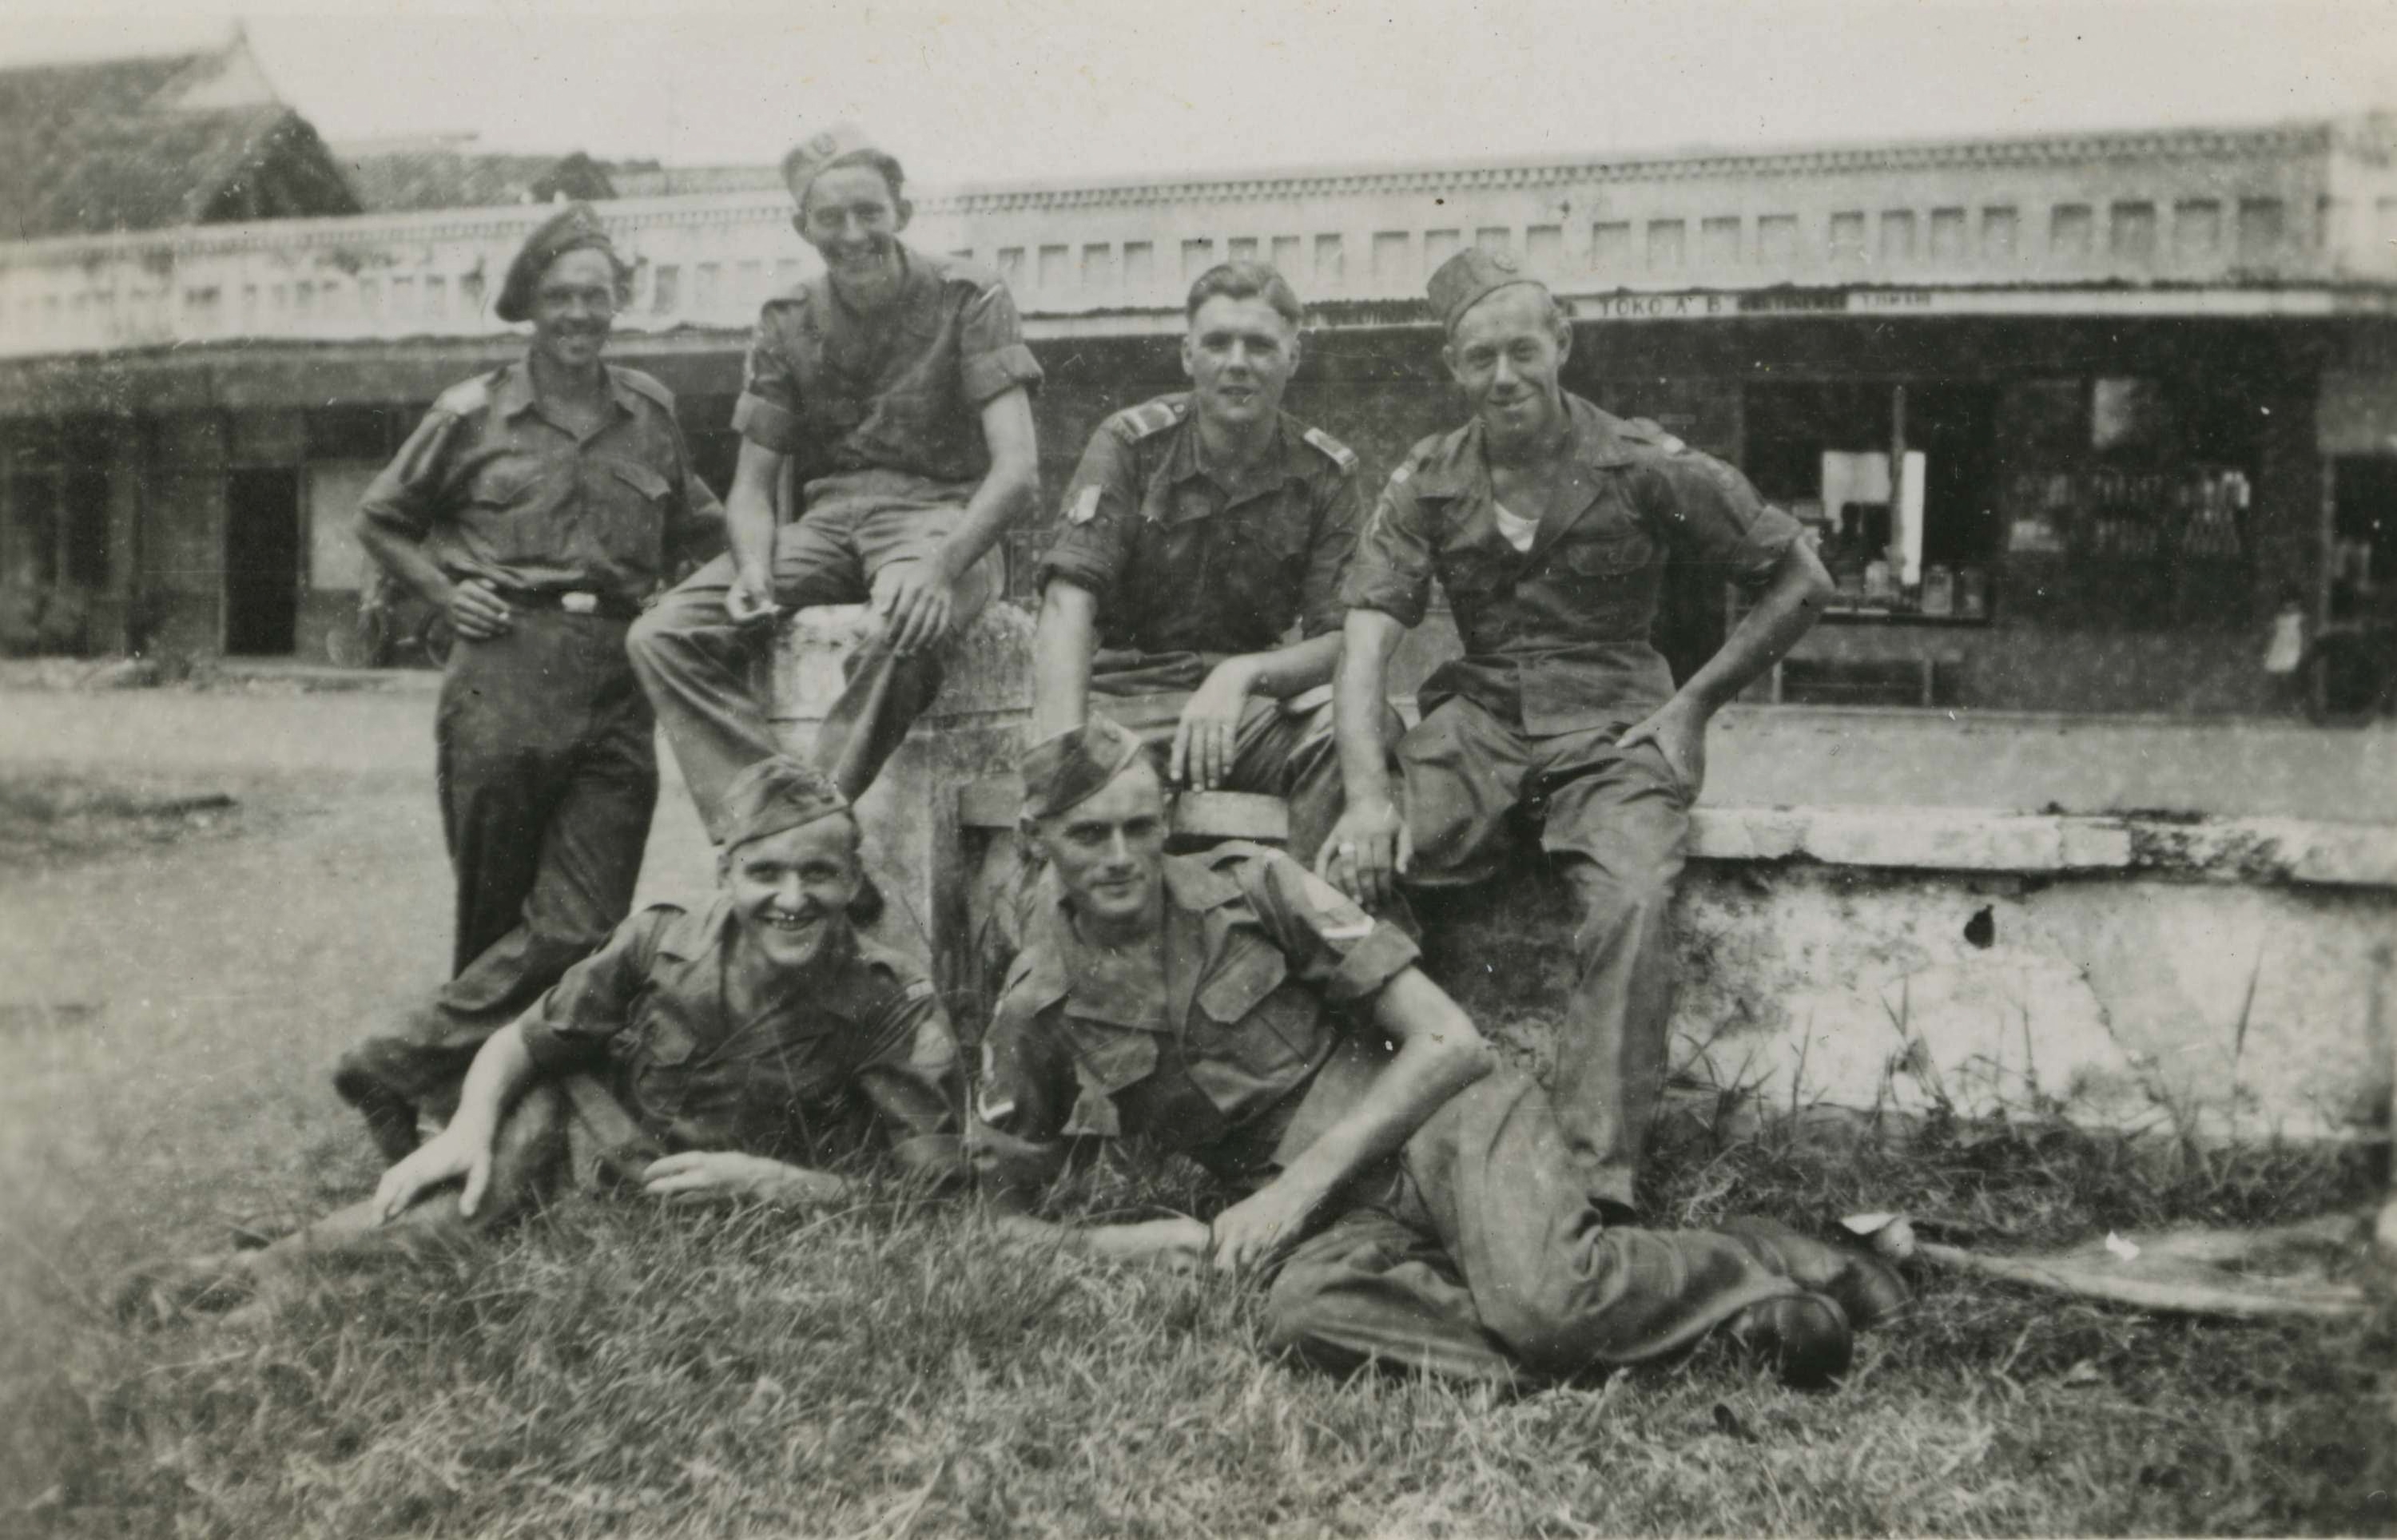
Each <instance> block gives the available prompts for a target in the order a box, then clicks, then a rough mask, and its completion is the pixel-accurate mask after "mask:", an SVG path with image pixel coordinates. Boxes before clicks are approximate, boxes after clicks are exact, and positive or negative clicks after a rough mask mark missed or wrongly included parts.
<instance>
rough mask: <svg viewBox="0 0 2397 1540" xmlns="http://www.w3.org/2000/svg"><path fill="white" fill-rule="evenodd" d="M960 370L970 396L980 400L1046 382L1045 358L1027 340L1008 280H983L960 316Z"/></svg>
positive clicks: (1032, 388)
mask: <svg viewBox="0 0 2397 1540" xmlns="http://www.w3.org/2000/svg"><path fill="white" fill-rule="evenodd" d="M958 321H959V325H958V329H957V372H958V376H959V383H960V384H961V385H962V386H963V388H964V390H965V395H966V400H968V401H969V402H971V403H972V404H973V405H976V406H982V405H987V404H988V403H990V402H993V401H996V400H997V399H998V398H999V397H1000V396H1003V395H1005V394H1006V393H1007V392H1010V391H1012V390H1015V389H1017V388H1018V387H1021V388H1023V389H1024V390H1027V391H1037V390H1038V389H1039V388H1040V364H1039V361H1038V359H1036V358H1034V357H1033V356H1032V350H1031V349H1030V348H1029V347H1027V346H1025V345H1024V322H1023V319H1022V318H1021V317H1019V316H1018V315H1017V314H1016V313H1015V299H1014V297H1013V296H1012V295H1010V294H1009V293H1008V292H1007V285H1005V284H1002V283H998V282H997V281H993V282H991V283H988V284H984V285H982V286H981V287H980V288H978V289H976V290H975V291H974V294H973V297H972V298H971V299H968V300H967V301H966V304H965V309H964V311H963V312H962V313H961V314H960V315H959V317H958Z"/></svg>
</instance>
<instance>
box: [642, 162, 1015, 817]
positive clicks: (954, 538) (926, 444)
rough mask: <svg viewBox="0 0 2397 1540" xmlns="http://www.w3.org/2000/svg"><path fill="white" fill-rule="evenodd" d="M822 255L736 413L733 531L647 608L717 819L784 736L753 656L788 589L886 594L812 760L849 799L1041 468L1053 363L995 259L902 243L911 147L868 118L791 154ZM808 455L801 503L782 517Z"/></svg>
mask: <svg viewBox="0 0 2397 1540" xmlns="http://www.w3.org/2000/svg"><path fill="white" fill-rule="evenodd" d="M783 179H784V180H785V181H786V182H788V183H789V184H790V189H791V196H792V197H793V199H795V200H796V201H797V204H798V213H797V216H796V217H795V219H793V223H794V225H795V226H796V227H797V230H798V232H799V234H800V236H801V237H802V238H803V239H805V240H806V241H807V242H808V244H809V245H810V246H814V247H815V248H816V251H817V252H818V254H819V255H821V256H822V257H823V259H824V272H823V273H822V274H821V275H819V276H817V277H814V278H810V279H809V280H808V281H807V282H805V283H803V284H802V285H799V287H798V288H797V289H796V290H795V291H793V292H792V293H790V294H788V295H785V296H783V298H781V299H772V300H769V301H768V302H767V304H766V308H765V312H764V313H763V314H762V315H761V316H760V317H759V319H758V322H757V338H756V340H755V341H754V342H753V343H752V344H751V346H750V350H749V365H748V376H747V382H746V384H745V386H744V387H743V392H742V396H741V401H740V404H739V405H738V406H737V407H736V408H735V409H734V412H733V417H732V422H733V426H734V427H735V428H737V429H738V430H739V431H740V432H741V438H742V443H741V458H740V461H739V463H738V465H737V466H736V467H735V469H734V471H733V479H732V491H731V494H730V497H728V498H726V499H725V504H726V509H725V518H726V532H727V536H728V538H729V542H730V546H731V551H730V553H729V554H727V555H726V556H725V557H724V558H723V559H722V560H720V561H717V562H714V563H711V564H708V565H707V566H704V567H703V568H701V569H700V570H699V571H698V572H697V573H695V574H693V575H692V576H691V578H690V580H689V581H688V582H686V583H684V584H683V585H682V586H681V587H679V588H677V589H676V590H674V591H672V592H671V593H668V594H667V595H666V596H665V597H664V598H663V600H661V601H660V602H659V603H658V604H657V606H656V607H655V608H653V609H651V610H650V611H649V614H647V615H645V616H643V617H641V619H640V620H639V622H638V623H637V624H636V625H635V626H634V627H633V631H632V635H631V638H630V640H629V647H630V650H631V653H632V657H633V664H634V668H635V670H636V672H638V674H639V675H640V679H641V684H642V687H643V688H644V689H645V690H647V691H648V692H649V699H650V701H651V702H652V703H653V704H654V705H655V707H656V708H657V713H658V720H659V722H660V723H661V724H663V726H664V727H665V731H666V740H667V742H669V743H670V744H672V745H673V747H674V751H675V757H676V759H677V760H678V761H680V763H681V764H682V771H683V779H684V780H685V781H686V782H688V783H689V785H690V794H691V797H692V799H693V800H694V801H695V802H696V803H698V805H699V812H700V817H701V819H702V821H703V822H704V823H705V824H706V825H707V829H708V832H709V834H710V836H711V837H713V838H716V839H717V840H719V841H720V840H721V839H722V837H723V827H722V810H721V809H722V801H723V796H724V789H725V787H726V786H727V785H728V784H729V783H730V781H731V779H732V777H734V776H736V775H738V774H739V773H740V771H741V769H742V767H743V766H744V765H746V764H750V763H754V762H756V761H757V760H761V759H764V758H765V757H767V756H768V755H770V754H771V753H773V752H774V751H775V739H774V736H773V733H772V731H771V730H770V728H769V726H768V725H767V720H766V712H765V709H764V705H763V703H762V702H761V701H759V700H758V699H757V695H756V692H755V690H754V689H753V688H752V685H751V682H750V678H749V674H750V671H751V665H752V664H753V662H754V661H755V659H756V657H757V652H758V650H759V648H760V647H761V646H762V645H763V644H764V635H765V632H766V631H768V630H769V629H770V627H769V624H768V623H769V622H770V621H771V620H772V618H773V617H774V616H775V615H776V614H777V613H778V612H779V610H781V609H783V608H794V609H800V608H806V607H808V606H810V605H816V604H872V605H873V606H874V609H875V611H876V613H877V617H878V619H879V622H880V623H879V626H878V629H877V631H876V633H875V634H874V635H873V636H872V637H871V638H869V639H868V640H867V641H866V643H865V644H864V645H863V646H861V647H860V648H859V650H858V651H857V652H856V653H855V654H854V655H852V657H850V664H849V668H850V673H849V683H848V686H847V688H846V689H844V690H843V691H842V693H841V697H840V698H839V700H838V701H837V702H836V703H835V704H834V706H833V708H832V710H831V711H830V713H829V714H828V715H827V716H826V717H825V719H824V726H823V728H822V731H821V733H820V735H819V737H818V740H817V743H816V747H815V760H816V763H817V764H819V765H820V766H822V767H823V769H824V773H825V774H826V775H828V776H830V777H832V781H833V784H834V785H835V786H836V787H837V788H838V789H839V790H840V793H841V795H843V796H845V797H847V798H849V799H850V801H852V802H854V801H855V800H857V799H858V798H859V797H861V796H863V795H864V793H865V790H866V788H867V787H869V786H871V785H872V784H873V783H874V777H875V775H876V773H877V771H879V770H880V769H881V768H882V763H883V762H884V761H885V760H887V759H888V758H890V756H891V752H892V750H895V749H897V748H898V746H899V744H900V741H901V740H902V739H904V737H906V735H907V726H908V724H910V723H912V722H913V721H915V719H916V717H917V714H918V713H919V712H921V711H922V710H923V709H924V707H925V706H926V705H927V704H929V703H930V702H931V698H932V697H933V696H934V695H935V694H936V693H937V692H938V691H939V689H940V685H941V675H942V657H943V648H944V645H945V644H948V643H949V642H950V641H951V640H952V639H953V638H954V637H955V636H956V634H957V631H958V630H959V629H960V628H962V627H964V626H965V625H966V624H968V623H969V622H971V620H972V619H973V617H975V616H976V615H978V614H980V613H981V611H982V609H983V606H984V604H987V603H988V602H989V601H990V600H991V598H992V597H993V596H994V595H996V594H997V593H998V590H999V588H1000V586H1001V583H1002V581H1003V575H1002V568H1001V559H1000V556H999V554H998V552H997V551H996V550H995V549H994V548H995V547H996V546H997V545H998V538H999V537H1000V535H1002V534H1003V533H1004V532H1005V531H1006V529H1007V526H1008V525H1009V524H1011V522H1013V521H1014V519H1015V518H1016V517H1017V516H1018V515H1019V514H1021V513H1022V512H1023V511H1024V509H1025V508H1027V507H1028V506H1029V505H1030V504H1031V501H1032V498H1033V497H1034V496H1035V494H1036V493H1037V491H1038V485H1039V481H1038V455H1037V452H1036V447H1035V443H1034V433H1033V422H1032V402H1031V394H1030V392H1031V391H1032V390H1033V389H1034V388H1035V387H1037V386H1038V384H1039V382H1040V366H1039V365H1038V364H1037V363H1035V362H1034V361H1033V357H1032V352H1031V350H1030V349H1028V348H1026V347H1025V346H1024V334H1023V327H1022V325H1021V323H1020V322H1019V321H1018V320H1017V318H1016V313H1015V303H1014V301H1013V300H1012V299H1010V298H1009V297H1008V292H1007V287H1006V285H1004V284H1002V283H1001V282H1000V281H999V279H998V274H996V273H994V272H986V271H984V270H983V269H981V268H978V267H975V266H972V265H971V264H970V263H966V262H962V261H958V260H957V259H952V258H945V257H932V256H928V255H926V254H924V253H922V252H919V251H915V250H912V249H910V248H909V247H907V246H904V245H902V244H901V243H900V240H899V232H901V231H903V230H904V229H905V228H906V227H907V219H908V215H909V213H910V212H911V210H910V208H909V206H908V203H907V200H906V198H905V197H904V195H903V194H902V192H901V189H902V187H903V186H904V175H903V173H902V172H901V170H900V166H899V163H898V162H897V161H896V160H894V159H892V158H891V156H890V155H889V154H886V153H883V152H882V151H881V150H878V149H877V148H875V146H874V145H873V144H872V143H870V142H869V141H867V140H866V139H864V138H863V137H862V136H861V135H859V134H858V133H857V131H856V130H854V129H851V128H847V127H841V128H835V129H831V130H828V131H826V132H824V133H821V134H818V135H816V136H815V137H814V138H812V139H809V140H807V141H806V142H805V143H803V144H801V145H800V146H799V147H798V148H797V149H795V150H793V151H792V152H791V153H790V154H788V155H787V156H785V157H784V158H783ZM794 461H796V470H797V478H796V479H797V482H798V484H799V485H800V486H801V488H802V501H803V505H804V507H803V511H802V513H801V515H800V517H799V518H798V520H797V522H796V523H794V524H787V525H784V526H783V527H782V528H780V529H779V530H778V529H777V528H776V526H775V516H774V497H775V489H776V487H777V486H778V485H780V484H781V483H782V481H783V473H784V470H785V467H786V466H789V465H791V464H792V463H793V462H794Z"/></svg>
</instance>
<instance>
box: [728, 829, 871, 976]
mask: <svg viewBox="0 0 2397 1540" xmlns="http://www.w3.org/2000/svg"><path fill="white" fill-rule="evenodd" d="M720 870H721V871H722V873H723V878H724V886H725V889H726V891H727V892H729V893H730V894H731V896H732V912H733V915H734V918H735V921H736V923H738V924H739V925H740V927H741V936H742V942H743V945H744V946H747V947H751V948H754V949H756V952H757V955H758V956H759V957H761V958H763V959H764V960H765V961H766V962H767V963H770V965H772V966H773V967H775V968H777V969H800V968H807V967H810V966H812V965H813V964H815V963H818V962H820V961H822V960H823V958H824V956H825V955H826V953H827V951H828V950H829V949H831V948H832V947H833V946H834V944H835V943H837V942H838V941H840V940H842V939H843V938H845V937H846V936H848V934H849V906H850V904H851V903H853V902H854V901H855V900H856V898H857V895H858V891H859V888H860V887H861V886H862V885H863V883H864V869H863V868H862V867H860V866H859V864H858V859H857V825H856V824H855V823H853V822H851V821H850V818H849V817H848V816H846V815H836V816H832V817H828V818H818V819H816V820H815V821H814V822H812V823H804V824H801V825H799V826H798V827H797V829H785V830H783V831H782V832H781V833H779V834H769V835H766V836H764V837H763V838H761V839H756V840H751V841H749V842H747V843H743V844H740V845H736V846H734V847H733V848H732V849H731V850H730V852H728V853H727V854H726V855H725V856H724V857H723V860H722V862H721V866H720Z"/></svg>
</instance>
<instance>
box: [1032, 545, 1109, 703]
mask: <svg viewBox="0 0 2397 1540" xmlns="http://www.w3.org/2000/svg"><path fill="white" fill-rule="evenodd" d="M1097 616H1098V601H1097V599H1096V598H1095V597H1094V596H1093V595H1092V594H1091V591H1090V590H1088V589H1086V588H1083V587H1081V586H1079V585H1078V584H1075V583H1070V582H1067V581H1066V580H1065V578H1051V579H1050V580H1049V587H1048V591H1046V592H1045V593H1043V594H1042V595H1041V597H1040V619H1039V622H1038V624H1037V625H1036V626H1035V627H1034V628H1033V632H1032V741H1033V742H1035V743H1038V742H1040V741H1041V740H1042V739H1044V738H1049V737H1055V736H1056V735H1057V734H1059V733H1063V732H1065V731H1067V730H1068V729H1070V728H1075V727H1079V726H1080V725H1081V724H1082V723H1083V721H1084V720H1085V719H1086V718H1087V717H1088V716H1089V714H1090V697H1091V650H1092V648H1093V647H1095V646H1096V645H1097V641H1096V631H1097V626H1096V621H1097Z"/></svg>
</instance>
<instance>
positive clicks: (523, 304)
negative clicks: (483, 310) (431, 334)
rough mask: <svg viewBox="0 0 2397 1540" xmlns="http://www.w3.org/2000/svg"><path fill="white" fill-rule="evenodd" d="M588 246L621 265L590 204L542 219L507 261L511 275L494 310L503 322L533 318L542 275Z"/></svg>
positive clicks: (614, 248)
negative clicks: (538, 225) (568, 256)
mask: <svg viewBox="0 0 2397 1540" xmlns="http://www.w3.org/2000/svg"><path fill="white" fill-rule="evenodd" d="M586 248H589V249H594V250H598V251H604V252H606V253H607V254H608V259H609V261H611V262H613V263H615V264H616V265H617V266H618V267H619V268H621V267H623V258H621V257H619V256H617V255H616V243H615V242H613V241H611V240H609V239H608V231H607V228H606V227H605V226H603V225H601V224H600V222H599V216H598V215H596V214H595V213H593V212H592V211H591V206H590V205H589V204H587V203H571V204H568V205H567V206H565V207H564V208H561V209H559V210H558V211H557V212H556V213H555V214H553V215H551V216H550V217H549V218H548V219H544V220H542V224H541V228H540V229H538V230H536V231H534V232H532V233H531V234H530V235H528V236H526V237H525V244H524V247H523V249H521V250H519V251H518V252H517V253H516V260H514V261H512V262H510V263H509V264H508V275H507V279H506V281H505V282H503V283H502V284H501V285H500V298H499V299H498V300H497V301H496V302H495V303H494V304H493V305H492V306H491V312H492V313H493V314H495V315H497V316H498V317H499V318H500V319H501V320H502V321H529V320H531V319H532V297H533V291H534V290H535V289H536V288H538V287H539V286H540V285H541V275H542V273H544V272H548V271H549V264H550V263H552V262H555V261H556V260H557V259H559V258H560V257H563V256H565V255H566V254H567V253H568V252H569V251H582V250H584V249H586Z"/></svg>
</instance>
